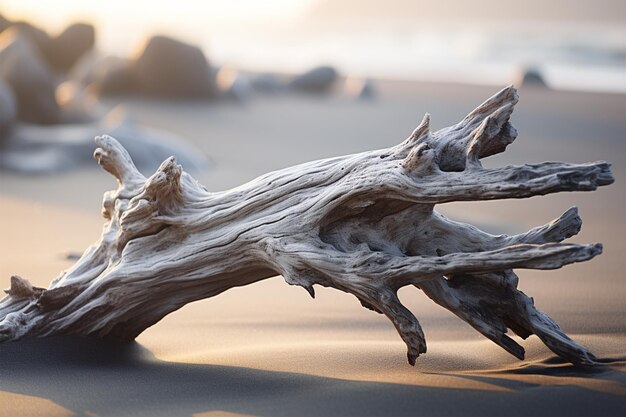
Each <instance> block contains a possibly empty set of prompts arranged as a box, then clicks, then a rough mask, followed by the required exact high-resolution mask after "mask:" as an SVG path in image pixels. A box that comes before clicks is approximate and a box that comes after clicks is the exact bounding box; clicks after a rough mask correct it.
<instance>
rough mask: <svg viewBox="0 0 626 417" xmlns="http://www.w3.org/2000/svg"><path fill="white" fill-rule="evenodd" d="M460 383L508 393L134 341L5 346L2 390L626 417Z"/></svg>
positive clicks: (75, 408) (379, 412)
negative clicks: (342, 374) (254, 362)
mask: <svg viewBox="0 0 626 417" xmlns="http://www.w3.org/2000/svg"><path fill="white" fill-rule="evenodd" d="M533 366H535V367H536V368H535V369H532V368H531V369H529V367H527V368H524V370H523V371H521V372H535V373H538V374H548V375H550V372H553V371H550V370H549V369H550V368H549V367H548V366H546V367H543V366H542V365H541V364H539V365H533ZM568 368H569V371H568V372H571V373H573V374H575V375H578V376H581V377H585V378H592V379H603V380H605V379H610V380H613V381H614V380H615V378H617V380H619V381H621V382H620V383H622V384H623V383H624V380H625V379H626V378H624V373H623V372H620V371H618V370H616V369H614V368H612V367H610V366H606V367H602V368H600V370H597V369H596V370H594V371H592V372H587V371H586V370H581V369H579V370H576V368H573V367H571V366H569V367H568ZM556 369H561V368H560V367H557V368H556ZM511 372H517V371H511ZM561 372H564V371H563V370H559V371H556V374H554V375H553V376H557V375H559V373H561ZM616 374H619V375H617V376H616ZM570 375H571V374H570ZM459 376H461V375H459ZM463 377H467V378H470V379H471V378H476V379H480V380H484V379H485V378H487V379H488V381H489V383H491V384H495V385H498V386H501V387H503V388H506V389H507V390H509V391H505V392H503V391H482V390H473V389H448V388H435V387H424V386H416V385H402V384H390V383H376V382H356V381H349V380H341V379H334V378H327V377H319V376H312V375H306V374H299V373H286V372H271V371H262V370H256V369H249V368H240V367H232V366H213V365H199V364H183V363H171V362H163V361H160V360H158V359H156V358H154V356H153V355H152V354H151V353H150V352H149V351H148V350H147V349H145V348H144V347H142V346H141V345H139V344H137V343H132V344H129V345H123V346H120V345H107V344H103V343H102V342H94V341H90V340H83V339H73V338H49V339H34V340H33V339H31V340H23V341H19V342H9V343H4V344H0V391H5V392H11V393H18V394H23V395H29V396H36V397H40V398H46V399H49V400H51V401H52V402H54V403H56V404H57V405H59V406H62V407H64V408H66V409H68V410H71V411H72V412H74V413H76V414H77V415H86V414H89V415H94V414H95V415H98V416H119V415H124V416H126V415H150V416H191V415H193V414H195V413H206V412H216V414H217V412H225V413H231V414H230V415H237V414H243V415H254V416H296V415H298V416H309V415H311V416H313V415H316V416H317V415H324V416H329V415H342V416H351V415H354V416H390V415H393V416H401V415H411V416H415V415H424V416H453V415H481V416H486V415H550V416H557V415H568V416H576V415H585V416H587V415H620V414H623V413H624V410H625V409H626V408H625V406H626V397H624V396H620V395H614V394H609V393H605V392H599V391H594V390H590V389H586V388H582V387H580V386H573V385H556V384H555V385H543V386H541V387H538V386H535V385H534V384H526V383H517V382H516V383H512V382H511V380H510V379H507V378H505V376H504V375H503V376H502V377H501V376H500V375H499V374H489V376H467V375H464V376H463ZM418 380H419V370H416V381H418ZM0 414H2V407H1V406H0Z"/></svg>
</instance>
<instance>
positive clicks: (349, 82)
mask: <svg viewBox="0 0 626 417" xmlns="http://www.w3.org/2000/svg"><path fill="white" fill-rule="evenodd" d="M345 91H346V93H347V94H348V95H349V96H350V97H354V98H355V99H357V100H371V99H373V98H375V97H376V88H375V86H374V83H373V82H372V81H371V80H368V79H363V78H357V77H348V78H347V79H346V83H345Z"/></svg>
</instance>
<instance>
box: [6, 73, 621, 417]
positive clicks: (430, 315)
mask: <svg viewBox="0 0 626 417" xmlns="http://www.w3.org/2000/svg"><path fill="white" fill-rule="evenodd" d="M377 86H378V90H379V95H378V97H377V98H376V99H375V100H371V101H356V100H354V99H352V98H349V97H345V96H337V95H335V96H323V97H307V96H298V95H289V94H287V95H279V96H258V97H257V96H255V97H252V98H251V99H250V100H248V101H245V102H242V103H238V102H224V101H222V102H209V101H208V102H202V101H169V102H168V101H156V100H140V99H129V100H126V101H125V103H124V105H125V107H126V110H127V111H128V112H129V114H131V115H132V116H133V117H134V118H135V119H136V120H137V121H139V122H141V123H143V124H145V125H147V126H151V127H155V128H159V129H164V130H167V131H170V132H173V133H175V134H177V135H180V136H181V137H183V138H185V139H187V140H188V141H190V142H192V143H193V144H194V145H195V146H196V147H198V148H199V149H200V150H201V151H202V152H203V153H204V154H205V155H206V156H207V158H208V159H209V161H210V169H209V170H208V171H207V172H206V173H201V174H199V175H196V178H197V179H198V180H199V181H200V182H201V183H202V184H204V185H205V186H206V187H207V189H209V190H211V191H217V190H224V189H227V188H231V187H234V186H236V185H239V184H241V183H243V182H246V181H248V180H251V179H253V178H255V177H256V176H258V175H260V174H263V173H265V172H267V171H272V170H276V169H280V168H284V167H287V166H290V165H294V164H297V163H300V162H306V161H310V160H314V159H319V158H325V157H331V156H336V155H343V154H350V153H356V152H360V151H366V150H372V149H379V148H383V147H388V146H392V145H394V144H396V143H399V142H400V141H402V140H403V139H404V138H405V137H407V135H408V134H409V133H410V132H411V131H412V129H413V128H414V127H415V126H416V125H417V124H419V121H420V120H421V118H422V116H423V114H424V113H426V112H429V113H431V115H432V122H431V126H432V128H433V129H439V128H442V127H445V126H448V125H450V124H453V123H455V122H457V121H458V120H460V119H462V118H463V117H464V116H465V114H467V113H468V112H469V111H470V110H471V109H473V108H474V107H476V106H477V105H478V104H479V103H481V102H482V101H483V100H484V99H486V98H487V97H489V96H491V95H492V94H493V93H495V92H496V91H497V89H493V88H491V87H479V86H467V85H461V84H437V83H417V82H411V83H409V82H400V81H379V82H378V83H377ZM108 104H113V103H108ZM625 115H626V95H621V94H600V93H577V92H566V91H560V92H558V91H551V90H548V89H521V90H520V102H519V104H518V105H517V106H516V110H515V112H514V114H513V117H512V122H513V124H514V125H515V126H516V128H517V129H518V131H519V137H518V138H517V140H516V141H515V142H514V143H513V144H512V145H511V146H509V148H508V150H507V152H505V153H504V154H501V155H498V156H495V157H491V158H489V159H487V160H485V161H484V162H485V165H486V166H489V167H493V166H500V165H505V164H521V163H527V162H541V161H557V160H558V161H568V162H587V161H596V160H607V161H609V162H611V163H612V164H613V174H614V176H615V180H616V181H615V184H613V185H611V186H608V187H602V188H601V189H599V190H597V191H595V192H593V193H566V194H556V195H550V196H544V197H534V198H531V199H527V200H505V201H493V202H480V203H478V202H472V203H453V204H448V205H440V206H438V209H439V210H440V211H442V212H443V213H445V214H446V215H447V216H449V217H451V218H453V219H455V220H459V221H465V222H469V223H472V224H474V225H476V226H478V227H480V228H482V229H483V230H486V231H488V232H491V233H495V234H497V233H519V232H522V231H525V230H527V229H530V228H532V227H535V226H538V225H541V224H544V223H546V222H548V221H550V220H552V219H554V218H556V217H558V216H559V215H560V214H561V213H562V212H564V211H565V210H566V209H567V208H569V207H571V206H578V207H579V210H580V215H581V217H582V219H583V222H584V223H583V229H582V231H581V233H580V234H579V235H578V236H576V237H575V238H573V239H572V241H574V242H587V243H590V242H602V243H603V244H604V253H603V254H602V255H601V256H599V257H597V258H596V259H594V260H592V261H590V262H586V263H580V264H575V265H570V266H567V267H565V268H563V269H559V270H555V271H531V270H522V271H519V275H520V288H521V289H522V290H523V291H524V292H526V293H527V294H529V295H531V296H533V297H534V299H535V303H536V305H537V306H538V308H540V309H541V310H543V311H545V312H546V313H548V314H549V315H551V316H552V317H553V318H554V319H555V320H556V321H557V322H558V323H559V324H560V325H561V326H562V328H563V330H564V331H565V332H567V333H568V334H569V335H570V336H571V337H572V338H574V339H575V340H577V341H578V342H580V343H582V344H583V345H585V346H587V347H588V348H589V349H590V350H591V351H592V352H593V353H594V354H595V355H596V356H597V357H598V358H600V359H601V360H602V361H603V362H604V365H602V366H597V367H576V366H573V365H570V364H567V363H565V362H562V361H561V360H560V359H558V358H557V357H556V356H554V354H553V353H552V352H551V351H549V350H548V349H547V348H546V347H545V346H544V345H543V344H542V343H541V342H539V341H538V339H537V338H536V337H534V336H532V337H530V338H529V339H528V340H526V341H523V340H521V339H519V338H517V337H516V340H517V341H518V342H519V343H521V344H522V345H523V346H524V347H525V348H526V359H525V360H524V361H518V360H517V359H516V358H514V357H513V356H510V355H509V354H507V353H506V352H505V351H503V350H502V349H500V348H499V347H498V346H496V345H495V344H493V343H492V342H490V341H489V340H486V339H485V338H484V337H482V336H481V335H480V334H478V333H477V332H476V331H474V330H473V329H472V328H470V327H469V326H468V325H467V324H466V323H464V322H462V321H461V320H459V319H458V318H456V317H455V316H453V315H452V314H451V313H450V312H448V311H446V310H444V309H442V308H441V307H439V306H437V305H435V304H434V303H433V302H431V301H430V300H429V299H427V298H426V296H424V295H423V294H422V293H421V292H419V291H417V290H415V289H409V288H404V289H402V290H401V291H400V297H401V299H402V301H403V303H404V304H405V305H406V306H407V307H408V308H409V309H411V310H412V311H413V312H414V313H415V315H416V316H417V317H418V319H419V320H420V322H421V324H422V326H423V328H424V331H425V333H426V339H427V342H428V352H427V353H426V354H424V355H423V356H420V357H419V359H418V361H417V365H416V366H415V367H411V366H409V365H408V364H407V362H406V348H405V345H404V344H403V342H402V341H401V340H400V338H399V337H398V335H397V333H396V331H395V329H394V328H393V326H392V325H391V324H390V323H389V322H388V321H387V319H385V318H384V317H381V316H380V315H377V314H375V313H372V312H369V311H367V310H364V309H363V308H362V307H361V306H360V304H359V302H358V301H357V300H356V299H355V298H354V297H352V296H350V295H348V294H344V293H341V292H339V291H336V290H332V289H326V288H319V289H317V288H316V291H317V296H316V299H314V300H313V299H311V298H310V297H309V295H308V294H307V293H306V291H303V290H302V289H301V288H299V287H293V286H289V285H287V284H286V283H285V282H284V281H283V279H282V278H281V277H275V278H271V279H268V280H265V281H262V282H259V283H256V284H253V285H250V286H246V287H243V288H236V289H233V290H230V291H227V292H226V293H224V294H221V295H219V296H217V297H215V298H211V299H208V300H203V301H200V302H195V303H193V304H190V305H187V306H186V307H184V308H182V309H181V310H179V311H177V312H175V313H173V314H171V315H169V316H167V317H166V318H165V319H164V320H162V321H161V322H159V323H157V324H156V325H155V326H153V327H151V328H149V329H148V330H147V331H146V332H144V333H143V334H141V335H140V337H139V338H138V339H137V341H136V343H135V344H132V345H130V346H126V347H123V348H120V347H116V346H107V345H102V344H94V343H91V342H88V341H80V340H72V339H47V340H24V341H21V342H15V343H5V344H0V416H7V417H8V416H70V415H78V416H83V415H84V416H300V415H302V416H308V415H311V416H318V415H319V416H321V415H324V416H330V415H346V416H347V415H353V416H403V415H407V416H408V415H411V416H415V415H424V416H457V415H481V416H482V415H494V416H495V415H515V416H526V415H537V416H539V415H546V416H558V415H562V416H587V415H601V416H620V415H625V413H626V349H625V348H624V346H626V302H625V300H626V281H625V280H624V270H625V269H626V258H625V257H624V255H623V253H624V251H625V250H626V244H625V243H624V241H623V236H625V235H626V222H624V217H623V216H624V213H623V209H624V207H625V206H626V144H625V143H624V131H625V130H626V118H625V117H626V116H625ZM102 133H107V132H102ZM144 174H150V172H144ZM114 187H115V181H114V179H113V178H112V177H111V176H110V175H108V174H107V173H106V172H104V171H102V170H101V169H99V168H98V167H97V166H96V164H95V163H94V164H93V167H91V168H80V169H78V170H73V171H68V172H65V173H61V174H58V175H50V176H45V177H42V176H21V175H17V174H10V173H5V172H3V173H1V174H0V248H1V249H2V250H1V254H0V277H1V279H2V281H3V282H4V283H5V284H6V285H4V286H8V281H9V277H10V276H11V275H12V274H19V275H21V276H23V277H25V278H28V279H29V280H30V281H31V282H32V283H33V284H35V285H38V286H44V287H46V286H47V285H48V283H49V282H50V280H51V279H52V278H54V277H55V276H56V275H57V274H58V272H59V271H61V270H63V269H66V268H68V267H70V266H71V264H72V261H71V260H68V254H76V253H81V252H82V250H84V249H85V248H86V247H87V246H88V245H89V244H90V243H92V242H93V241H95V240H96V239H97V238H98V237H99V235H100V230H101V226H102V223H103V219H102V218H101V215H100V205H101V201H102V194H103V193H104V192H105V191H107V190H110V189H113V188H114Z"/></svg>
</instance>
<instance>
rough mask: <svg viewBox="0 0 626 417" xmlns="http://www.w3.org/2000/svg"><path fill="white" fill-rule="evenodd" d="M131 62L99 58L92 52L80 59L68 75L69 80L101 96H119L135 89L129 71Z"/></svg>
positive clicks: (110, 57) (113, 58)
mask: <svg viewBox="0 0 626 417" xmlns="http://www.w3.org/2000/svg"><path fill="white" fill-rule="evenodd" d="M131 65H132V61H130V60H129V59H126V58H120V57H116V56H104V57H102V56H99V55H97V54H96V53H94V52H91V53H87V54H85V55H84V56H83V57H81V58H80V59H79V60H78V62H77V63H76V65H74V67H73V68H72V70H71V71H70V73H69V79H70V80H72V81H74V82H76V83H78V84H80V85H83V86H90V87H91V88H92V89H93V91H94V92H95V93H97V94H101V95H120V94H128V93H130V92H133V89H135V88H136V85H135V84H136V83H135V80H134V78H133V76H132V71H131Z"/></svg>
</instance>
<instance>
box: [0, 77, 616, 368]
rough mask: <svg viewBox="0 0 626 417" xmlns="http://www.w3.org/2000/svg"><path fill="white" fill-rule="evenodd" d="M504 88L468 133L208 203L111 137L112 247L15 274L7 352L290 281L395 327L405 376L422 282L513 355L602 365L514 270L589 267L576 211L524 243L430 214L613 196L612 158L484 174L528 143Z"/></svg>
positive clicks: (108, 238) (594, 251)
mask: <svg viewBox="0 0 626 417" xmlns="http://www.w3.org/2000/svg"><path fill="white" fill-rule="evenodd" d="M517 100H518V97H517V92H516V90H515V88H513V87H508V88H505V89H504V90H502V91H500V92H499V93H497V94H496V95H495V96H493V97H492V98H490V99H488V100H487V101H486V102H484V103H483V104H481V105H480V106H479V107H478V108H476V109H475V110H474V111H472V112H471V113H470V114H469V115H468V116H467V117H465V118H464V119H463V120H462V121H461V122H459V123H458V124H456V125H454V126H451V127H448V128H445V129H441V130H439V131H437V132H431V131H430V130H429V116H428V115H426V116H425V117H424V120H423V121H422V122H421V124H420V125H419V126H418V127H417V128H416V129H415V131H414V132H413V133H412V134H411V135H410V136H409V137H408V138H407V139H406V140H405V141H404V142H402V143H401V144H399V145H397V146H394V147H391V148H388V149H382V150H377V151H370V152H364V153H359V154H355V155H349V156H341V157H336V158H330V159H324V160H320V161H315V162H310V163H306V164H302V165H298V166H295V167H291V168H287V169H283V170H280V171H275V172H271V173H269V174H266V175H264V176H261V177H259V178H257V179H255V180H253V181H251V182H249V183H247V184H244V185H242V186H240V187H237V188H234V189H231V190H228V191H224V192H215V193H214V192H209V191H207V190H206V189H205V188H204V187H203V186H201V185H200V184H199V183H198V182H196V181H195V180H194V179H193V178H192V177H191V176H189V175H188V174H187V173H185V172H183V170H182V168H181V167H180V166H179V165H178V164H177V163H176V161H175V159H174V158H173V157H171V158H169V159H167V160H166V161H165V162H163V164H162V165H161V167H160V168H159V169H158V170H157V171H156V173H155V174H154V175H152V176H151V177H150V178H145V177H144V176H143V175H142V174H140V173H139V172H138V171H137V169H136V168H135V166H134V165H133V162H132V161H131V159H130V157H129V156H128V153H127V152H126V151H125V149H124V148H123V147H122V146H121V145H120V144H119V143H118V142H117V141H115V140H114V139H113V138H111V137H108V136H102V137H98V138H96V143H97V144H98V146H99V147H98V149H96V151H95V153H94V157H95V159H96V160H97V161H98V163H99V164H100V165H101V166H102V167H103V168H104V169H105V170H107V171H108V172H110V173H111V174H112V175H113V176H115V178H117V180H118V188H117V189H116V190H114V191H109V192H107V193H105V194H104V201H103V215H104V218H105V219H106V223H105V225H104V229H103V232H102V236H101V238H100V240H98V241H97V242H96V243H95V244H93V245H92V246H91V247H89V248H88V249H87V250H86V251H85V253H84V254H83V255H82V257H81V258H80V259H79V260H78V261H77V263H76V264H75V265H74V266H73V267H71V268H70V269H69V270H67V271H65V272H63V273H62V274H61V275H60V276H58V277H57V278H56V279H54V280H53V281H52V283H51V284H50V286H49V288H47V289H44V288H36V287H33V286H32V285H30V284H29V283H28V281H27V280H25V279H23V278H20V277H17V276H14V277H12V278H11V288H10V289H9V290H7V292H8V294H9V295H8V296H7V297H5V298H4V299H3V300H2V301H0V340H4V341H6V340H16V339H20V338H22V337H25V336H35V337H45V336H51V335H65V334H70V335H79V336H85V337H93V338H101V339H109V340H116V341H130V340H133V339H134V338H135V337H137V335H139V334H140V333H141V332H142V331H144V330H145V329H146V328H147V327H149V326H152V325H153V324H155V323H156V322H158V321H159V320H161V319H162V318H163V317H164V316H165V315H167V314H169V313H171V312H172V311H175V310H177V309H179V308H181V307H182V306H184V305H185V304H187V303H190V302H192V301H195V300H200V299H204V298H209V297H213V296H215V295H217V294H219V293H221V292H223V291H226V290H228V289H229V288H233V287H239V286H243V285H248V284H251V283H253V282H256V281H259V280H262V279H265V278H269V277H272V276H275V275H277V274H280V275H282V276H283V277H284V278H285V280H286V281H287V283H289V284H292V285H299V286H302V287H304V288H305V289H306V290H307V291H308V292H309V293H310V294H311V296H312V297H314V295H315V293H314V289H313V286H314V285H315V284H317V285H322V286H325V287H333V288H336V289H338V290H341V291H345V292H347V293H350V294H353V295H354V296H356V297H357V298H358V299H359V300H360V302H361V303H362V304H363V306H364V307H367V308H368V309H371V310H374V311H376V312H378V313H382V314H384V315H385V316H387V317H388V318H389V320H391V322H392V323H393V324H394V326H395V327H396V329H397V331H398V333H399V334H400V336H401V337H402V339H403V340H404V342H405V343H406V344H407V346H408V360H409V363H410V364H412V365H413V364H414V363H415V359H416V358H417V356H418V355H419V354H421V353H424V352H426V342H425V339H424V334H423V332H422V329H421V327H420V325H419V323H418V321H417V319H416V318H415V317H414V315H413V314H412V313H411V312H410V311H409V310H408V309H407V308H406V307H405V306H404V305H402V304H401V302H400V301H399V299H398V297H397V291H398V289H399V288H401V287H404V286H407V285H413V286H415V287H417V288H419V289H420V290H422V291H424V292H425V293H426V294H427V295H428V297H430V298H431V299H432V300H433V301H434V302H435V303H437V304H439V305H441V306H443V307H445V308H446V309H448V310H450V311H451V312H453V313H454V314H456V315H457V316H458V317H459V318H461V319H462V320H465V321H466V322H467V323H469V324H470V325H471V326H472V327H474V328H475V329H476V330H478V331H479V332H480V333H482V334H483V335H485V336H486V337H488V338H489V339H491V340H492V341H494V342H495V343H497V344H498V345H500V346H501V347H502V348H504V349H505V350H506V351H508V352H509V353H511V354H512V355H514V356H516V357H518V358H520V359H523V358H524V349H523V348H522V347H521V346H520V345H518V344H517V343H516V342H515V341H513V339H511V338H510V337H509V336H507V335H506V333H507V330H508V329H510V330H511V331H513V332H514V333H516V334H517V335H519V336H521V337H522V338H526V337H528V336H529V335H531V334H536V335H537V336H538V337H539V338H540V339H541V340H542V341H543V342H544V343H545V344H546V345H547V346H548V347H549V348H550V349H551V350H552V351H553V352H554V353H556V354H557V355H559V356H561V357H562V358H564V359H566V360H568V361H570V362H572V363H576V364H592V363H594V359H595V358H594V356H593V355H592V354H591V353H590V352H589V351H588V350H587V349H585V348H584V347H582V346H581V345H579V344H577V343H576V342H574V341H573V340H571V339H570V338H569V337H567V335H565V333H564V332H563V331H561V329H560V328H559V326H558V325H557V324H556V323H555V322H554V321H553V320H552V319H550V318H549V317H548V316H547V315H546V314H544V313H542V312H540V311H538V310H537V309H536V308H535V307H534V305H533V299H532V298H529V297H528V296H526V295H525V294H524V293H522V292H521V291H519V290H517V289H516V287H517V281H518V278H517V276H516V275H515V273H514V272H513V269H515V268H531V269H556V268H560V267H562V266H563V265H567V264H570V263H573V262H581V261H586V260H589V259H591V258H593V257H594V256H596V255H598V254H600V253H601V251H602V246H601V245H600V244H590V245H580V244H569V243H559V242H561V241H562V240H564V239H566V238H568V237H570V236H573V235H575V234H576V233H577V232H578V231H579V229H580V226H581V219H580V218H579V217H578V214H577V211H576V209H575V208H572V209H569V210H568V211H566V212H565V213H564V214H563V215H562V216H561V217H559V218H558V219H556V220H554V221H552V222H551V223H548V224H546V225H545V226H541V227H537V228H535V229H532V230H530V231H528V232H526V233H523V234H519V235H513V236H508V235H498V236H495V235H491V234H488V233H485V232H483V231H481V230H479V229H477V228H476V227H474V226H471V225H468V224H463V223H458V222H454V221H452V220H449V219H447V218H446V217H444V216H443V215H441V214H439V213H437V212H436V211H435V210H433V208H434V206H435V205H436V204H441V203H447V202H451V201H476V200H495V199H504V198H527V197H531V196H535V195H543V194H549V193H556V192H560V191H591V190H595V189H596V188H597V187H598V186H602V185H607V184H611V183H612V182H613V177H612V175H611V171H610V165H609V164H608V163H606V162H594V163H587V164H568V163H560V162H545V163H541V164H533V165H520V166H506V167H503V168H495V169H485V168H483V167H482V165H481V162H480V160H481V158H484V157H487V156H490V155H493V154H497V153H499V152H503V151H504V150H505V149H506V147H507V145H509V144H510V143H511V142H513V140H514V139H515V137H516V135H517V132H516V130H515V129H514V127H513V126H512V125H511V124H510V122H509V118H510V116H511V113H512V111H513V107H514V105H515V104H516V103H517Z"/></svg>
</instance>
